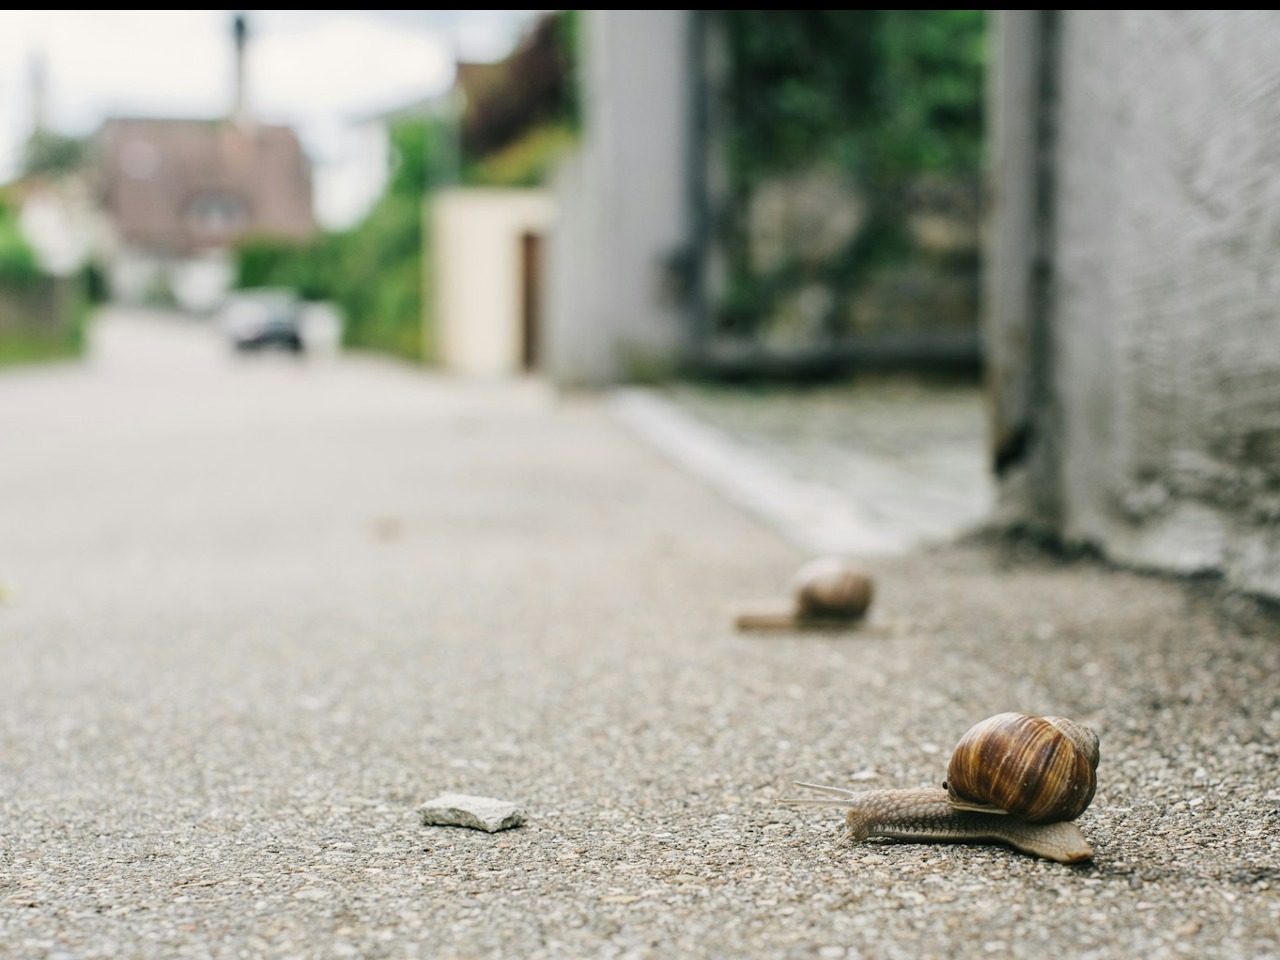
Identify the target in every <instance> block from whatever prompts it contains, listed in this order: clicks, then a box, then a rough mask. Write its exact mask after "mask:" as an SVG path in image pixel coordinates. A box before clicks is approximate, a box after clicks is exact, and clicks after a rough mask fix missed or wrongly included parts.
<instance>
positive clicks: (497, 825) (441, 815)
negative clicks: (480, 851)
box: [421, 793, 525, 833]
mask: <svg viewBox="0 0 1280 960" xmlns="http://www.w3.org/2000/svg"><path fill="white" fill-rule="evenodd" d="M421 812H422V822H423V824H424V825H426V826H428V827H433V826H434V827H470V828H471V829H473V830H484V831H485V832H487V833H497V832H498V831H499V830H510V829H511V828H512V827H518V826H520V825H521V824H522V823H524V820H525V812H524V810H522V809H521V808H520V807H518V806H516V805H515V804H514V803H511V802H510V801H508V800H496V799H494V798H493V797H475V796H471V795H470V794H465V793H445V794H441V795H440V796H438V797H436V798H435V799H434V800H428V801H427V802H426V803H425V804H423V806H422V811H421Z"/></svg>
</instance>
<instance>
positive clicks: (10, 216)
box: [0, 197, 41, 283]
mask: <svg viewBox="0 0 1280 960" xmlns="http://www.w3.org/2000/svg"><path fill="white" fill-rule="evenodd" d="M40 276H41V273H40V265H39V263H38V262H37V261H36V255H35V251H33V250H32V249H31V247H30V245H29V244H28V243H27V241H26V239H25V238H24V237H23V236H22V232H21V230H20V229H19V228H18V217H17V215H16V214H15V213H14V211H13V209H12V208H11V207H10V206H9V203H8V201H7V200H5V198H3V197H0V281H3V282H7V283H23V282H27V281H31V280H35V279H38V278H39V277H40Z"/></svg>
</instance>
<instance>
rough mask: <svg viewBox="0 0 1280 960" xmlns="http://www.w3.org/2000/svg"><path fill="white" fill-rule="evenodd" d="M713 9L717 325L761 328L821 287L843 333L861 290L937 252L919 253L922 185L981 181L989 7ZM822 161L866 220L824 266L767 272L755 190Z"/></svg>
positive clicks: (830, 325)
mask: <svg viewBox="0 0 1280 960" xmlns="http://www.w3.org/2000/svg"><path fill="white" fill-rule="evenodd" d="M712 16H719V17H720V18H721V19H720V21H719V25H720V26H721V27H722V29H723V36H724V39H725V41H726V46H727V50H728V70H727V77H726V78H725V81H724V83H723V85H722V87H721V89H720V90H719V94H720V97H719V105H720V106H721V107H722V108H723V110H724V111H725V114H724V116H725V123H724V125H723V127H724V138H725V141H724V142H725V148H726V149H725V155H726V163H727V173H728V181H729V203H728V205H727V208H726V209H725V210H724V211H721V214H720V218H719V223H718V230H719V234H720V240H721V242H722V243H723V245H724V250H725V252H726V254H727V259H728V265H729V280H728V284H727V289H726V291H725V294H724V296H723V298H722V301H721V303H720V304H718V307H717V321H718V324H719V327H720V329H722V330H725V331H730V332H737V333H750V332H753V331H756V330H759V329H760V328H761V327H762V326H763V325H764V324H766V323H768V322H769V318H770V316H771V315H772V314H773V313H774V312H775V311H776V310H777V309H778V305H779V304H780V303H781V302H782V301H783V300H784V299H785V298H786V297H788V296H789V295H792V294H794V293H795V291H797V290H799V289H800V288H802V287H812V286H814V285H817V286H820V287H821V288H823V289H825V290H827V291H829V292H830V293H831V298H830V303H831V306H830V308H829V309H828V311H827V314H826V319H825V321H824V326H825V328H826V330H827V331H828V332H829V333H832V334H837V333H839V332H840V331H841V329H842V327H843V326H844V324H846V323H847V317H848V315H849V311H850V309H851V304H852V302H853V300H854V298H855V296H856V295H857V294H858V292H859V291H861V290H866V289H867V288H868V286H869V285H871V284H874V283H875V282H876V280H877V278H878V277H879V278H881V279H883V278H884V277H885V276H886V271H890V270H892V269H893V268H894V267H895V266H899V265H902V264H905V263H907V262H909V261H913V260H914V261H917V262H921V261H922V258H923V259H928V257H930V256H934V255H933V254H929V253H926V252H924V251H922V250H921V249H920V247H919V244H918V243H917V242H916V240H915V239H914V238H913V236H912V235H911V232H910V229H909V226H908V222H907V221H908V216H909V213H910V210H911V208H912V206H913V204H915V205H918V203H919V199H918V196H917V194H918V193H919V190H918V188H919V186H920V185H921V184H923V183H926V182H933V183H935V184H938V183H941V184H950V185H955V184H961V185H964V184H968V183H973V184H975V185H976V183H977V178H978V172H979V168H980V164H981V156H982V133H983V118H982V88H983V67H984V42H985V15H984V13H983V11H980V10H840V11H837V10H828V11H780V10H772V11H770V10H736V11H729V12H725V13H722V14H713V15H712ZM814 170H823V171H828V172H834V173H835V174H836V175H837V176H838V177H839V178H842V179H843V181H844V182H846V183H847V184H848V189H849V192H850V195H851V196H856V197H857V198H859V200H860V201H861V204H862V206H863V216H862V225H861V227H860V229H859V230H858V231H857V232H856V235H854V236H853V237H852V238H851V239H850V240H849V241H848V243H847V244H846V246H845V247H844V249H842V250H840V251H838V252H836V253H835V254H833V255H831V256H829V257H828V258H827V259H826V261H825V262H822V263H817V264H815V263H813V262H808V261H807V262H800V261H798V260H794V259H793V260H790V261H787V262H783V263H781V264H780V265H775V266H773V267H771V268H769V269H767V270H762V269H761V268H760V267H759V266H758V265H757V264H755V263H754V262H753V260H752V256H751V237H750V230H751V227H750V224H749V222H748V220H747V213H748V209H749V206H750V203H751V198H752V196H753V194H754V191H755V190H756V189H758V188H759V187H760V185H761V184H762V183H764V182H766V181H768V180H770V179H772V178H778V177H786V176H790V175H799V174H804V173H805V172H807V171H814ZM975 189H976V187H975ZM944 192H945V191H944ZM956 192H957V191H955V190H951V191H950V193H952V194H954V193H956ZM959 192H960V193H961V194H963V193H964V188H963V187H962V189H961V190H960V191H959ZM934 259H935V260H936V259H937V257H936V256H935V257H934ZM954 259H956V262H955V263H950V264H948V263H941V262H939V263H938V264H936V266H937V268H938V269H939V270H942V271H947V270H956V269H964V270H968V271H969V272H970V273H972V272H973V265H972V263H971V258H970V261H969V262H966V263H964V264H961V263H960V262H959V260H960V259H962V257H958V258H954ZM975 289H976V286H975Z"/></svg>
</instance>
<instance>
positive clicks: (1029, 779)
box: [782, 713, 1098, 863]
mask: <svg viewBox="0 0 1280 960" xmlns="http://www.w3.org/2000/svg"><path fill="white" fill-rule="evenodd" d="M1097 766H1098V735H1097V734H1096V733H1094V732H1093V731H1092V730H1090V729H1089V728H1088V727H1086V726H1083V725H1082V724H1079V723H1076V722H1075V721H1073V720H1067V719H1065V718H1063V717H1032V716H1027V715H1025V714H1020V713H1001V714H997V715H996V716H994V717H989V718H988V719H986V720H983V721H982V722H981V723H978V724H976V725H975V726H973V727H972V728H970V730H969V731H968V732H967V733H966V734H965V735H964V736H963V737H961V738H960V742H959V743H958V744H957V745H956V749H955V752H954V753H952V755H951V762H950V764H949V765H948V771H947V782H946V783H945V784H944V785H943V787H942V788H941V789H939V788H936V787H935V788H925V789H920V790H867V791H853V790H844V789H842V788H840V787H824V786H820V785H818V784H812V783H797V784H796V786H798V787H803V788H805V789H808V790H815V791H817V792H818V793H821V794H824V796H823V797H822V798H802V797H795V798H788V799H786V800H783V801H782V802H783V803H786V804H792V805H797V806H799V805H816V806H836V807H843V808H846V809H847V811H848V813H847V814H846V816H845V828H846V834H847V836H849V837H851V838H852V839H855V840H865V839H867V838H868V837H890V838H893V839H896V840H908V841H917V842H926V843H927V842H934V843H1004V844H1008V845H1009V846H1011V847H1014V848H1015V849H1017V850H1021V851H1022V852H1024V853H1029V854H1032V855H1034V856H1038V857H1045V858H1046V859H1049V860H1056V861H1058V862H1059V863H1082V862H1084V861H1086V860H1091V859H1092V858H1093V848H1092V847H1090V846H1089V842H1088V841H1087V840H1086V839H1085V838H1084V834H1082V833H1081V832H1080V828H1079V827H1077V826H1076V825H1075V824H1074V823H1071V822H1070V821H1072V820H1074V819H1075V818H1076V817H1078V816H1079V815H1080V814H1081V813H1083V812H1084V810H1085V808H1086V807H1087V806H1088V805H1089V801H1090V800H1092V799H1093V793H1094V789H1095V787H1096V785H1097V781H1096V776H1095V771H1096V770H1097Z"/></svg>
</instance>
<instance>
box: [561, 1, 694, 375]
mask: <svg viewBox="0 0 1280 960" xmlns="http://www.w3.org/2000/svg"><path fill="white" fill-rule="evenodd" d="M583 25H584V31H583V33H584V37H583V56H584V63H583V101H584V102H583V113H584V115H583V141H582V144H581V146H580V148H579V150H578V152H577V154H576V156H574V157H572V158H571V159H570V160H569V161H568V162H567V163H566V164H565V165H564V166H563V167H562V168H561V169H560V171H559V174H558V176H557V178H556V181H555V183H554V191H555V194H556V198H557V206H558V209H559V211H560V215H559V220H558V222H557V224H556V227H555V229H554V230H553V232H552V235H551V247H550V263H551V277H550V281H551V282H550V289H549V308H548V323H549V329H548V338H547V340H546V342H545V347H546V350H545V353H546V356H547V360H548V371H549V372H550V374H551V375H552V376H553V377H554V378H555V379H556V380H557V381H559V382H561V383H567V384H578V385H599V384H605V383H609V382H612V381H615V380H617V379H619V378H626V377H631V376H644V375H647V374H649V373H653V372H658V371H660V370H661V369H663V368H665V367H669V366H670V365H671V364H673V363H674V362H675V359H676V357H677V356H678V354H679V353H680V351H681V349H682V348H683V346H684V343H685V339H686V337H687V336H688V323H687V317H688V312H689V307H688V303H687V301H686V300H685V299H684V297H683V296H682V295H681V292H680V291H679V290H678V289H676V287H677V285H676V284H675V283H674V282H673V281H674V279H675V276H674V272H673V270H672V262H673V259H678V258H679V257H681V256H686V257H687V255H688V253H689V245H690V242H691V239H692V220H693V217H692V213H691V209H690V201H689V198H690V187H689V172H690V164H691V155H690V154H691V146H692V145H691V132H692V117H691V114H692V109H691V108H692V103H693V99H692V92H691V91H692V87H691V77H690V66H689V51H690V48H691V43H692V38H691V35H690V31H691V28H692V20H691V14H690V13H689V12H688V11H683V10H657V11H598V10H592V11H586V12H584V13H583Z"/></svg>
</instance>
